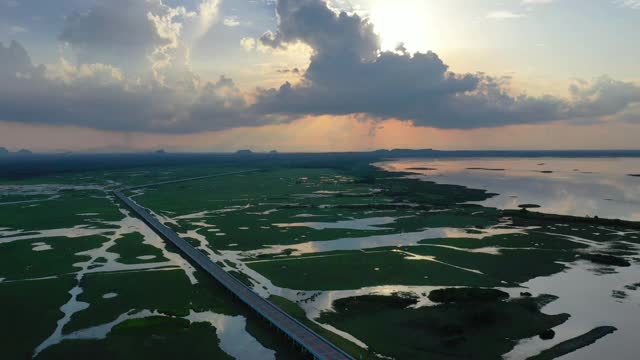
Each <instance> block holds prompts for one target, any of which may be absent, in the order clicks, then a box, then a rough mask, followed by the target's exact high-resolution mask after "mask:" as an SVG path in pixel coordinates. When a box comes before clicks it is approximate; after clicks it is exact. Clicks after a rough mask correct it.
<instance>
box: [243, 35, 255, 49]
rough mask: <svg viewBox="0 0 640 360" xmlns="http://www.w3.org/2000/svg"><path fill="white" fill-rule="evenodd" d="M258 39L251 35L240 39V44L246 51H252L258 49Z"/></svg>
mask: <svg viewBox="0 0 640 360" xmlns="http://www.w3.org/2000/svg"><path fill="white" fill-rule="evenodd" d="M256 45H257V41H256V39H254V38H251V37H244V38H242V39H241V40H240V46H242V48H243V49H245V50H246V51H252V50H255V49H256Z"/></svg>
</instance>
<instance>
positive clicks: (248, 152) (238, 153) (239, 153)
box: [236, 149, 253, 155]
mask: <svg viewBox="0 0 640 360" xmlns="http://www.w3.org/2000/svg"><path fill="white" fill-rule="evenodd" d="M252 154H253V151H251V150H248V149H244V150H238V151H236V155H252Z"/></svg>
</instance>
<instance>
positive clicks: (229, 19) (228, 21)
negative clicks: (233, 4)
mask: <svg viewBox="0 0 640 360" xmlns="http://www.w3.org/2000/svg"><path fill="white" fill-rule="evenodd" d="M222 23H223V24H224V26H229V27H234V26H238V25H240V21H238V17H237V16H226V17H225V18H224V20H223V21H222Z"/></svg>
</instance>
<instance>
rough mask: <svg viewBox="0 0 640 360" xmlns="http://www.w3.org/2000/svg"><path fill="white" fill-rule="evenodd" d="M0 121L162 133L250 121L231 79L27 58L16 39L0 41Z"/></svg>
mask: <svg viewBox="0 0 640 360" xmlns="http://www.w3.org/2000/svg"><path fill="white" fill-rule="evenodd" d="M0 63H2V64H3V66H2V67H0V120H7V121H18V122H23V123H43V124H64V125H78V126H82V127H90V128H96V129H103V130H118V131H150V132H166V133H184V132H197V131H201V130H220V129H226V128H231V127H239V126H251V125H257V124H258V119H259V117H257V116H254V114H251V113H250V112H249V111H248V110H247V106H246V103H245V99H244V97H243V96H242V94H241V93H240V91H239V90H238V89H237V87H236V86H235V84H234V83H233V81H232V80H231V79H228V78H226V77H221V78H220V79H219V80H218V81H216V82H205V81H200V80H199V79H197V78H195V79H192V80H193V81H190V82H186V83H183V84H180V85H181V86H178V85H177V84H174V86H167V85H164V84H162V83H159V82H157V81H154V80H153V79H151V80H140V79H130V78H129V77H127V76H124V75H123V73H122V71H121V70H120V69H118V68H116V67H114V66H112V65H107V64H100V63H94V64H81V65H78V66H75V65H72V64H69V63H67V62H65V61H64V60H63V61H62V62H61V64H60V65H59V66H58V67H56V68H55V69H47V68H45V67H44V66H42V65H39V66H35V65H33V64H32V62H31V59H30V57H29V55H28V53H27V51H26V50H25V49H24V47H22V46H21V45H20V44H19V43H17V42H15V41H14V42H12V43H11V44H10V45H9V46H8V47H5V46H4V44H0Z"/></svg>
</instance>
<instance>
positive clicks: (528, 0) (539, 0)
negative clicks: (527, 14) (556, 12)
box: [522, 0, 553, 5]
mask: <svg viewBox="0 0 640 360" xmlns="http://www.w3.org/2000/svg"><path fill="white" fill-rule="evenodd" d="M552 2H553V0H522V3H523V4H525V5H541V4H551V3H552Z"/></svg>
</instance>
